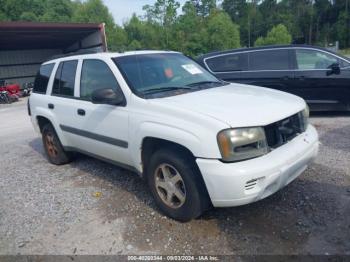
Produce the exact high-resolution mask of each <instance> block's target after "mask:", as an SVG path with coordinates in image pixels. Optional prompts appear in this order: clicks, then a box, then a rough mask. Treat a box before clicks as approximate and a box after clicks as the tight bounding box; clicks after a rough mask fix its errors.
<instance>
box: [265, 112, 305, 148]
mask: <svg viewBox="0 0 350 262" xmlns="http://www.w3.org/2000/svg"><path fill="white" fill-rule="evenodd" d="M303 121H304V120H303V116H302V113H298V114H295V115H293V116H291V117H288V118H285V119H283V120H281V121H278V122H275V123H273V124H270V125H268V126H266V127H265V135H266V140H267V144H268V146H269V147H270V148H272V149H275V148H278V147H280V146H282V145H284V144H285V143H287V142H288V141H291V140H292V139H293V138H295V137H296V136H298V135H299V134H301V133H303V132H305V128H304V123H303Z"/></svg>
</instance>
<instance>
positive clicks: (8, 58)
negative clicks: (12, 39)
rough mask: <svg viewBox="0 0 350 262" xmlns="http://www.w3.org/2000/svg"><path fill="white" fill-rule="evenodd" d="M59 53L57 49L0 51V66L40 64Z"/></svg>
mask: <svg viewBox="0 0 350 262" xmlns="http://www.w3.org/2000/svg"><path fill="white" fill-rule="evenodd" d="M61 53H62V52H61V50H57V49H42V50H15V51H12V50H11V51H0V66H1V65H13V64H25V63H42V62H44V61H45V60H47V59H49V58H50V57H52V56H54V55H57V54H61ZM0 70H1V69H0Z"/></svg>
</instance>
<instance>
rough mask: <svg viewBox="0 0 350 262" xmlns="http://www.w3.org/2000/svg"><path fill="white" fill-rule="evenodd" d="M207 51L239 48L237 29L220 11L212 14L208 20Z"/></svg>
mask: <svg viewBox="0 0 350 262" xmlns="http://www.w3.org/2000/svg"><path fill="white" fill-rule="evenodd" d="M207 31H208V44H207V47H208V49H209V50H224V49H230V48H238V47H240V36H239V27H238V26H237V25H236V24H234V23H233V22H232V20H231V19H230V17H229V15H228V14H227V13H225V12H222V11H216V12H212V13H211V14H210V16H209V18H208V25H207Z"/></svg>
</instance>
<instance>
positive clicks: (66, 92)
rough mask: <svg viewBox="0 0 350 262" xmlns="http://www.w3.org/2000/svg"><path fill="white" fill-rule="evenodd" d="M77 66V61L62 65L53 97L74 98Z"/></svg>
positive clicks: (56, 79)
mask: <svg viewBox="0 0 350 262" xmlns="http://www.w3.org/2000/svg"><path fill="white" fill-rule="evenodd" d="M77 65H78V61H77V60H74V61H66V62H62V63H60V65H59V67H58V69H57V72H56V76H55V81H54V85H53V89H52V94H53V95H62V96H74V83H75V74H76V71H77Z"/></svg>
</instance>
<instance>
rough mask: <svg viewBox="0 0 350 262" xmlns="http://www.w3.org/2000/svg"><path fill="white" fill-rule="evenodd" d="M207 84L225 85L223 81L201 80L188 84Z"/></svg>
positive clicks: (193, 85)
mask: <svg viewBox="0 0 350 262" xmlns="http://www.w3.org/2000/svg"><path fill="white" fill-rule="evenodd" d="M207 84H220V85H224V83H223V82H221V81H201V82H196V83H192V84H188V85H187V86H189V87H197V86H202V85H207Z"/></svg>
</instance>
